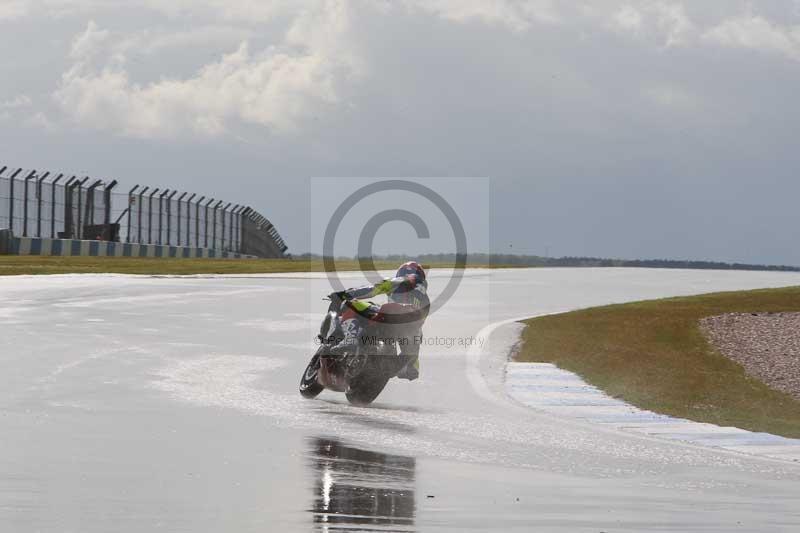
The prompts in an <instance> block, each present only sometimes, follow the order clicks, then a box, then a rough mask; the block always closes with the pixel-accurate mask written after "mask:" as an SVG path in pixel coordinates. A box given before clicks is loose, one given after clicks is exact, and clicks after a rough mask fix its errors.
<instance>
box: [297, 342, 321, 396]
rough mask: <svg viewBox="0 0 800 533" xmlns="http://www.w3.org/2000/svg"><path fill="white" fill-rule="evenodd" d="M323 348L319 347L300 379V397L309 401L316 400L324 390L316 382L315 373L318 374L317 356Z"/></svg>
mask: <svg viewBox="0 0 800 533" xmlns="http://www.w3.org/2000/svg"><path fill="white" fill-rule="evenodd" d="M324 348H325V347H324V346H320V349H319V350H317V353H315V354H314V356H313V357H312V358H311V361H309V362H308V366H306V369H305V372H303V376H302V377H301V378H300V395H301V396H303V398H308V399H309V400H311V399H314V398H316V397H317V396H318V395H319V393H320V392H322V391H323V390H325V387H323V386H322V385H320V384H319V382H318V381H317V373H318V372H319V356H320V353H321V352H322V350H323V349H324Z"/></svg>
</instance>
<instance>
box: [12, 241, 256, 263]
mask: <svg viewBox="0 0 800 533" xmlns="http://www.w3.org/2000/svg"><path fill="white" fill-rule="evenodd" d="M8 253H10V254H14V255H51V256H52V255H55V256H88V257H174V258H185V259H191V258H217V259H257V257H256V256H254V255H246V254H240V253H236V252H228V251H225V250H214V249H209V248H189V247H186V246H169V245H161V244H137V243H121V242H109V241H85V240H78V239H46V238H41V239H40V238H37V237H14V236H11V237H10V239H9V247H8Z"/></svg>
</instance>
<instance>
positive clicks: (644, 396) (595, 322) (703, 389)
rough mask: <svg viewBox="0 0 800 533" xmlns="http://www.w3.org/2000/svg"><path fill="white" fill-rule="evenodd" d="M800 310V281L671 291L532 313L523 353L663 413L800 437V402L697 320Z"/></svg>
mask: <svg viewBox="0 0 800 533" xmlns="http://www.w3.org/2000/svg"><path fill="white" fill-rule="evenodd" d="M777 311H800V287H791V288H782V289H766V290H755V291H743V292H724V293H714V294H707V295H700V296H691V297H682V298H668V299H664V300H651V301H644V302H635V303H629V304H621V305H610V306H606V307H596V308H591V309H585V310H581V311H574V312H570V313H564V314H559V315H552V316H545V317H540V318H535V319H531V320H527V321H526V322H525V323H526V324H527V327H526V328H525V330H524V331H523V334H522V341H523V342H522V344H521V346H520V351H519V353H518V354H517V357H516V360H517V361H537V362H549V363H554V364H556V365H558V367H560V368H563V369H565V370H569V371H571V372H574V373H576V374H578V375H580V376H581V377H582V378H583V379H584V380H586V381H587V382H588V383H591V384H592V385H594V386H596V387H599V388H600V389H602V390H604V391H605V392H606V393H608V394H610V395H611V396H614V397H615V398H620V399H623V400H625V401H626V402H628V403H631V404H633V405H635V406H637V407H640V408H643V409H649V410H651V411H655V412H657V413H663V414H667V415H671V416H676V417H680V418H688V419H690V420H696V421H698V422H710V423H713V424H718V425H722V426H735V427H739V428H742V429H748V430H752V431H766V432H769V433H774V434H777V435H783V436H786V437H794V438H800V402H798V401H797V400H794V399H793V398H792V397H790V396H789V395H787V394H784V393H782V392H778V391H775V390H773V389H771V388H769V387H768V386H767V385H765V384H764V383H762V382H761V381H759V380H757V379H755V378H751V377H749V376H748V375H747V374H746V373H745V371H744V368H743V367H742V366H740V365H739V364H738V363H735V362H733V361H731V360H730V359H727V358H726V357H724V356H723V355H720V354H719V353H717V352H716V351H715V350H714V348H712V347H711V346H710V345H709V344H708V343H707V342H706V340H705V338H704V336H703V335H702V333H701V332H700V329H699V325H698V320H700V319H701V318H703V317H706V316H713V315H719V314H723V313H732V312H740V313H744V312H777Z"/></svg>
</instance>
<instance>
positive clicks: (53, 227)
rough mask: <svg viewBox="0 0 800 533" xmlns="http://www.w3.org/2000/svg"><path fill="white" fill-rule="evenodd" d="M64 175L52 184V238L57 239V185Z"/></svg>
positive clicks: (60, 175) (59, 176)
mask: <svg viewBox="0 0 800 533" xmlns="http://www.w3.org/2000/svg"><path fill="white" fill-rule="evenodd" d="M63 177H64V174H59V175H58V177H57V178H56V179H54V180H53V182H52V183H51V184H50V204H51V205H50V238H51V239H55V238H56V184H57V183H58V182H59V181H61V178H63Z"/></svg>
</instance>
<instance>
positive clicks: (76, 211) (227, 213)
mask: <svg viewBox="0 0 800 533" xmlns="http://www.w3.org/2000/svg"><path fill="white" fill-rule="evenodd" d="M117 185H118V183H117V181H116V180H113V181H110V182H106V181H104V180H100V179H90V178H88V177H78V176H70V177H67V176H66V175H65V174H63V173H61V174H54V173H51V172H40V171H37V170H26V169H21V168H17V169H14V170H12V169H9V168H8V167H5V166H0V228H9V229H11V230H12V232H13V233H14V234H16V235H21V236H23V237H50V238H65V239H91V240H107V241H117V242H128V243H140V244H161V245H170V246H186V247H192V248H210V249H216V250H221V251H229V252H238V253H244V254H251V255H258V256H260V257H281V256H283V255H284V254H285V252H286V249H287V246H286V244H285V243H284V241H283V239H282V238H281V236H280V234H278V232H277V230H276V229H275V227H274V226H273V225H272V224H271V223H270V222H269V220H267V219H266V218H265V217H263V216H262V215H261V214H259V213H258V212H257V211H255V210H254V209H252V208H251V207H248V206H245V205H240V204H233V203H232V202H225V201H223V200H217V199H215V198H208V197H206V196H200V195H198V194H195V193H189V192H181V191H177V190H171V189H161V188H158V187H155V188H153V187H146V186H140V185H136V186H134V187H133V188H131V189H130V190H129V191H128V192H127V193H124V192H120V191H117V190H116V187H117Z"/></svg>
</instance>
